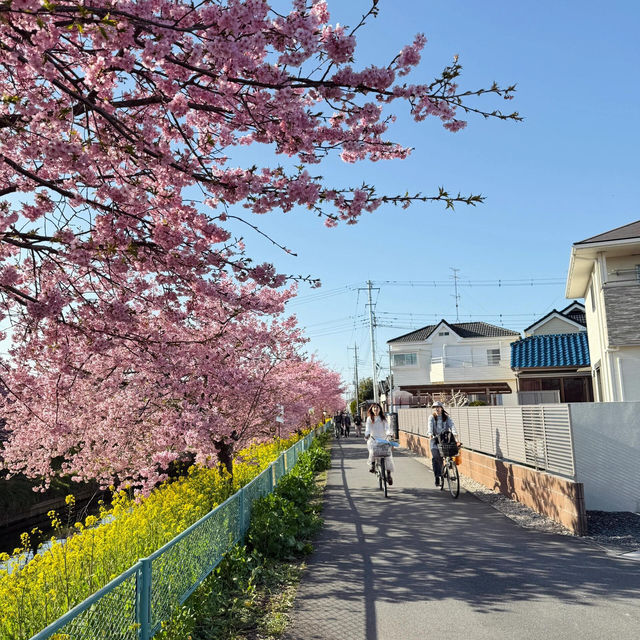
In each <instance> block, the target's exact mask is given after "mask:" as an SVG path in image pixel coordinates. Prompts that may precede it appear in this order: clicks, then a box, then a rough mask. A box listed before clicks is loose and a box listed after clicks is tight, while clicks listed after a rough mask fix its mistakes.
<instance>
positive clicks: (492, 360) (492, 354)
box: [487, 349, 500, 367]
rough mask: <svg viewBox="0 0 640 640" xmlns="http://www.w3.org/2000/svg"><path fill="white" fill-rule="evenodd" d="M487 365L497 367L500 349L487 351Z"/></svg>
mask: <svg viewBox="0 0 640 640" xmlns="http://www.w3.org/2000/svg"><path fill="white" fill-rule="evenodd" d="M487 364H488V365H489V366H490V367H497V366H498V365H499V364H500V349H487Z"/></svg>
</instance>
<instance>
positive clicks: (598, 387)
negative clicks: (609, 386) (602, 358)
mask: <svg viewBox="0 0 640 640" xmlns="http://www.w3.org/2000/svg"><path fill="white" fill-rule="evenodd" d="M593 377H594V385H593V386H594V387H595V392H596V402H602V373H601V371H600V363H599V362H598V364H596V365H595V367H594V368H593Z"/></svg>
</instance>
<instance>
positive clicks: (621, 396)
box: [566, 221, 640, 402]
mask: <svg viewBox="0 0 640 640" xmlns="http://www.w3.org/2000/svg"><path fill="white" fill-rule="evenodd" d="M566 295H567V297H568V298H584V300H585V312H586V322H587V335H588V338H589V351H590V354H591V370H592V377H593V390H594V396H595V400H596V401H600V402H625V401H639V400H640V221H637V222H633V223H631V224H628V225H625V226H623V227H619V228H617V229H613V230H611V231H608V232H606V233H603V234H600V235H598V236H594V237H593V238H587V239H586V240H582V241H581V242H576V243H575V244H574V245H573V247H572V249H571V258H570V262H569V273H568V276H567V291H566Z"/></svg>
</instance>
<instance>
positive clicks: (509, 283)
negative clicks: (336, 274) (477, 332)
mask: <svg viewBox="0 0 640 640" xmlns="http://www.w3.org/2000/svg"><path fill="white" fill-rule="evenodd" d="M565 283H566V279H565V278H528V279H524V278H523V279H519V280H503V279H498V280H461V279H460V278H458V283H457V286H458V287H498V288H500V287H525V286H526V287H534V286H558V285H561V284H565ZM373 284H376V285H388V286H393V287H450V286H451V281H450V280H380V281H376V282H374V283H373Z"/></svg>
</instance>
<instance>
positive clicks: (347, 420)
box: [342, 412, 351, 438]
mask: <svg viewBox="0 0 640 640" xmlns="http://www.w3.org/2000/svg"><path fill="white" fill-rule="evenodd" d="M342 426H343V427H344V435H345V436H346V437H347V438H348V437H349V431H350V430H351V417H350V416H349V412H346V413H345V414H344V415H343V416H342Z"/></svg>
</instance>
